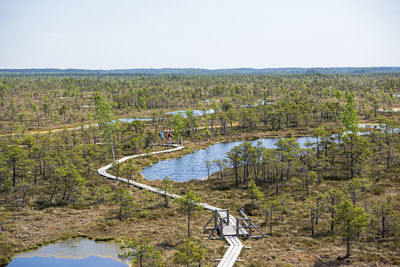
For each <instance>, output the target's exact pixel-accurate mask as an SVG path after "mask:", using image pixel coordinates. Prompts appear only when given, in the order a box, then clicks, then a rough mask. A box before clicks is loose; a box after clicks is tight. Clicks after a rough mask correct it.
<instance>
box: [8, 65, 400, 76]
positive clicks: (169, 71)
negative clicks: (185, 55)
mask: <svg viewBox="0 0 400 267" xmlns="http://www.w3.org/2000/svg"><path fill="white" fill-rule="evenodd" d="M318 73H319V74H374V73H400V67H364V68H359V67H344V68H264V69H252V68H235V69H216V70H211V69H200V68H162V69H151V68H149V69H115V70H88V69H0V76H4V75H77V76H79V75H238V74H239V75H240V74H246V75H249V74H256V75H260V74H276V75H285V74H318Z"/></svg>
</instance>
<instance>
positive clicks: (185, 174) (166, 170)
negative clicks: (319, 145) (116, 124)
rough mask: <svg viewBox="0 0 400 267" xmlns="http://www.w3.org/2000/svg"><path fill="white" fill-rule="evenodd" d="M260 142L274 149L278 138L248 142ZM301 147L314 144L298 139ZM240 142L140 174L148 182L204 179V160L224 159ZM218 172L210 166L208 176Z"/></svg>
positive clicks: (308, 139)
mask: <svg viewBox="0 0 400 267" xmlns="http://www.w3.org/2000/svg"><path fill="white" fill-rule="evenodd" d="M259 140H260V141H261V142H262V144H263V146H265V147H268V148H274V147H275V144H276V142H278V140H279V138H262V139H258V140H253V141H250V143H252V144H253V145H255V144H256V143H257V141H259ZM297 141H298V143H299V144H300V146H301V147H305V144H306V143H311V142H315V141H316V139H315V138H312V137H300V138H298V139H297ZM241 143H242V141H236V142H229V143H218V144H214V145H211V146H209V147H207V148H206V149H200V150H196V151H195V152H193V153H191V154H188V155H185V156H182V157H179V158H174V159H168V160H163V161H160V162H157V163H155V164H153V165H151V166H149V167H147V168H144V169H143V171H142V174H143V176H144V177H146V178H147V179H149V180H156V179H159V180H162V179H164V177H165V176H168V177H169V178H170V179H171V180H173V181H180V182H183V181H188V180H191V179H204V178H206V177H207V167H206V163H205V162H206V160H209V161H213V160H216V159H224V158H226V153H227V152H229V151H230V150H231V149H232V148H233V147H234V146H237V145H239V144H241ZM217 171H218V167H217V166H212V167H211V169H210V175H211V174H213V173H216V172H217Z"/></svg>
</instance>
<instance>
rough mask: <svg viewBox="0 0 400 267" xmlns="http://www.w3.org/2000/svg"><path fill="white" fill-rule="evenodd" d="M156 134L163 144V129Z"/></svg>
mask: <svg viewBox="0 0 400 267" xmlns="http://www.w3.org/2000/svg"><path fill="white" fill-rule="evenodd" d="M158 135H159V136H160V140H161V144H163V142H164V133H163V131H162V130H161V131H160V133H159V134H158Z"/></svg>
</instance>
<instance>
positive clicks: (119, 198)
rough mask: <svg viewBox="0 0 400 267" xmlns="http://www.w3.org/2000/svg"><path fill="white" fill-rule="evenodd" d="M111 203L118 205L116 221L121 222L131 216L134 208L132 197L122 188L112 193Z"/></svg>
mask: <svg viewBox="0 0 400 267" xmlns="http://www.w3.org/2000/svg"><path fill="white" fill-rule="evenodd" d="M112 201H113V202H114V203H115V204H117V205H118V207H119V208H118V219H119V220H123V219H125V218H127V217H130V216H131V215H132V211H133V208H134V206H136V204H135V202H134V199H133V197H132V196H131V195H130V194H129V191H128V190H127V189H125V188H124V187H119V188H118V189H117V190H115V191H114V194H113V196H112Z"/></svg>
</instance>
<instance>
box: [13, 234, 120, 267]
mask: <svg viewBox="0 0 400 267" xmlns="http://www.w3.org/2000/svg"><path fill="white" fill-rule="evenodd" d="M121 252H122V251H121V249H120V247H119V245H118V244H115V243H108V242H95V241H93V240H89V239H69V240H64V241H60V242H57V243H55V244H51V245H47V246H44V247H41V248H39V249H37V250H34V251H30V252H23V253H21V254H19V255H17V256H16V257H15V259H13V260H12V261H11V262H10V263H9V264H8V265H7V267H28V266H29V267H36V266H37V267H97V266H98V267H102V266H104V267H106V266H107V267H127V266H128V264H127V262H123V261H121V260H120V259H119V258H118V254H119V253H121Z"/></svg>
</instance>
